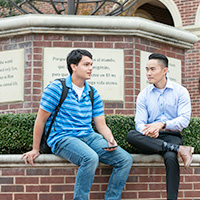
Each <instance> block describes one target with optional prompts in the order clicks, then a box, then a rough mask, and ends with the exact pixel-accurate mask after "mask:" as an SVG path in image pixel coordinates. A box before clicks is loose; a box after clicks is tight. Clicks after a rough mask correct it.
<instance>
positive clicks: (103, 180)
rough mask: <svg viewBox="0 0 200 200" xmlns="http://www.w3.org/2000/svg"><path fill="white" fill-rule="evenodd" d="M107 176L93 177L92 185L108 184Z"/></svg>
mask: <svg viewBox="0 0 200 200" xmlns="http://www.w3.org/2000/svg"><path fill="white" fill-rule="evenodd" d="M109 178H110V177H109V176H95V177H94V181H93V182H94V183H108V181H109Z"/></svg>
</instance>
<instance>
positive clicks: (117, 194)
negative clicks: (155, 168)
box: [55, 132, 133, 200]
mask: <svg viewBox="0 0 200 200" xmlns="http://www.w3.org/2000/svg"><path fill="white" fill-rule="evenodd" d="M106 146H108V142H107V141H106V140H105V139H104V137H103V136H102V135H100V134H98V133H95V132H94V133H92V134H90V135H89V136H87V137H81V138H76V137H71V136H67V137H65V138H63V139H62V140H60V141H59V142H58V143H57V145H56V148H55V154H56V155H58V156H60V157H62V158H65V159H66V160H68V161H70V162H72V163H73V164H75V165H78V166H79V169H78V173H77V176H76V182H75V188H74V200H88V196H89V192H90V189H91V186H92V183H93V180H94V175H95V171H96V168H97V167H98V164H99V161H100V162H102V163H105V164H108V165H111V166H113V171H112V174H111V176H110V180H109V184H108V188H107V190H106V194H105V198H104V199H105V200H120V199H121V193H122V190H123V188H124V185H125V184H126V180H127V178H128V175H129V172H130V169H131V166H132V162H133V158H132V156H131V155H130V154H129V153H127V152H126V151H125V150H123V149H122V148H121V147H117V149H116V150H115V151H111V152H108V151H105V150H103V149H102V147H106Z"/></svg>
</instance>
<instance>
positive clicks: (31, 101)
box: [0, 34, 186, 115]
mask: <svg viewBox="0 0 200 200" xmlns="http://www.w3.org/2000/svg"><path fill="white" fill-rule="evenodd" d="M45 47H64V48H69V47H72V48H86V49H87V48H111V49H116V48H117V49H123V50H124V66H125V77H124V79H125V83H124V84H125V87H124V91H125V101H124V102H104V107H105V113H106V114H127V115H134V113H135V102H136V97H137V94H138V93H139V91H140V51H141V50H142V51H148V52H159V53H163V54H165V55H167V56H169V57H172V58H177V59H180V60H181V61H182V66H183V77H185V76H186V75H185V71H186V70H185V69H184V65H185V63H184V53H185V52H184V50H183V49H181V48H177V47H173V46H169V45H167V44H164V43H157V42H153V41H151V40H148V39H144V38H140V37H133V36H114V35H112V36H108V35H103V36H97V35H94V36H87V35H83V36H81V35H62V34H60V35H57V34H56V35H55V34H30V35H22V36H18V37H12V38H10V39H6V38H1V39H0V49H1V51H5V50H11V49H20V48H24V49H25V82H24V95H25V96H24V99H25V100H24V102H21V103H19V102H17V103H8V104H7V103H5V104H0V112H1V113H33V112H37V110H38V107H39V102H40V98H41V94H42V73H43V49H44V48H45ZM144 67H145V66H144ZM183 84H185V78H183Z"/></svg>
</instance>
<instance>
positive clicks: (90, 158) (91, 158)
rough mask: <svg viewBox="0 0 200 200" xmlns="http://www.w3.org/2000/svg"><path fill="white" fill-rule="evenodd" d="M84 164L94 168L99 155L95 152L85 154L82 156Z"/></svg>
mask: <svg viewBox="0 0 200 200" xmlns="http://www.w3.org/2000/svg"><path fill="white" fill-rule="evenodd" d="M84 164H86V165H91V166H93V167H94V168H95V167H98V164H99V156H98V155H97V154H96V153H93V154H91V155H90V156H86V157H85V158H84Z"/></svg>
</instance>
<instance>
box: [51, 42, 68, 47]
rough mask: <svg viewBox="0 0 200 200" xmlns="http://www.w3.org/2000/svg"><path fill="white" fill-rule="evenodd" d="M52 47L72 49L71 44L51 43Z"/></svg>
mask: <svg viewBox="0 0 200 200" xmlns="http://www.w3.org/2000/svg"><path fill="white" fill-rule="evenodd" d="M53 47H72V42H65V41H62V42H53Z"/></svg>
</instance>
